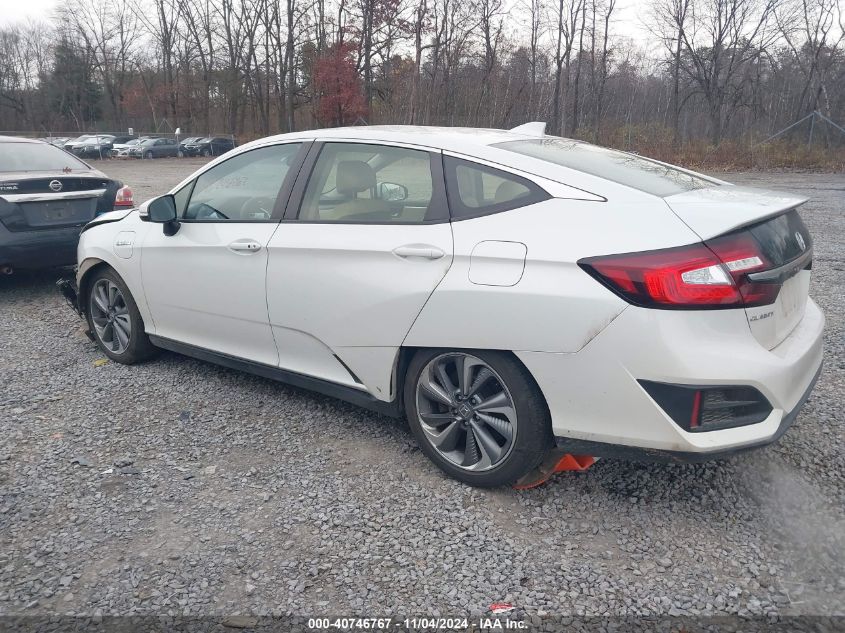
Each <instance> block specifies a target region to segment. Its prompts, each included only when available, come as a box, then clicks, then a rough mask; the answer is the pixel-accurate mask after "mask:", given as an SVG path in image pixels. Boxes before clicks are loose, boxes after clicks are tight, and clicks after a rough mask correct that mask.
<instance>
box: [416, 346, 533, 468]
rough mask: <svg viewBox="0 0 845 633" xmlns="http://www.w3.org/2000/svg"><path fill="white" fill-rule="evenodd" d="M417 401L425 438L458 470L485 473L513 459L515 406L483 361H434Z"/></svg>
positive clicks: (446, 357) (449, 357)
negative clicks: (511, 455)
mask: <svg viewBox="0 0 845 633" xmlns="http://www.w3.org/2000/svg"><path fill="white" fill-rule="evenodd" d="M416 397H417V415H418V416H419V422H420V426H421V427H422V430H423V433H424V436H425V438H426V439H427V440H428V442H429V443H430V444H431V446H432V447H433V448H434V449H435V450H436V451H437V452H438V453H439V454H440V455H441V456H442V457H443V458H445V459H446V460H448V461H449V462H451V463H452V464H454V465H455V466H457V467H459V468H462V469H464V470H470V471H474V472H480V471H486V470H490V469H492V468H495V467H496V466H497V465H499V464H500V463H501V462H502V461H503V460H505V459H506V458H507V457H508V455H509V454H510V452H511V449H512V448H513V444H514V440H515V439H516V433H517V416H516V406H515V405H514V402H513V397H512V396H511V394H510V392H509V391H508V388H507V386H506V385H505V383H504V382H503V381H502V379H501V377H500V376H499V375H498V374H497V373H496V372H495V370H493V368H492V367H490V366H489V365H488V364H487V363H485V362H484V361H483V360H481V359H480V358H477V357H475V356H472V355H470V354H463V353H449V354H442V355H440V356H437V357H436V358H434V359H432V360H431V361H430V362H429V363H428V364H427V365H426V366H425V367H424V368H423V370H422V372H421V374H420V377H419V379H418V380H417V388H416Z"/></svg>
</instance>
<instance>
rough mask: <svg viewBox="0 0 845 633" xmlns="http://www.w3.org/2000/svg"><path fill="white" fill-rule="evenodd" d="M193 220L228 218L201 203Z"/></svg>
mask: <svg viewBox="0 0 845 633" xmlns="http://www.w3.org/2000/svg"><path fill="white" fill-rule="evenodd" d="M194 218H195V219H197V220H228V219H229V216H228V215H226V214H225V213H223V212H221V211H218V210H217V209H215V208H214V207H212V206H211V205H208V204H206V203H204V202H203V203H202V204H201V205H200V206H199V208H198V209H197V212H196V215H194Z"/></svg>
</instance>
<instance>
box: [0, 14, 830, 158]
mask: <svg viewBox="0 0 845 633" xmlns="http://www.w3.org/2000/svg"><path fill="white" fill-rule="evenodd" d="M843 1H845V0H645V1H643V2H637V3H636V5H635V6H636V11H635V13H636V16H637V19H638V20H640V21H641V22H642V24H644V25H645V29H646V30H647V32H648V33H649V41H648V42H646V41H645V39H639V38H632V37H630V36H629V35H625V32H628V33H630V29H622V28H620V21H619V20H620V18H619V6H618V2H619V0H507V1H506V0H68V1H67V2H65V3H62V4H61V6H60V8H59V9H57V10H56V11H55V12H54V13H52V14H50V15H45V16H43V18H42V19H39V20H35V21H32V20H30V21H28V22H25V23H17V24H12V25H6V26H0V130H7V131H29V132H31V133H35V134H38V135H46V134H47V133H53V134H58V133H65V134H67V133H71V132H73V133H81V132H88V131H94V130H98V131H104V132H113V133H114V132H122V131H125V130H126V129H127V128H129V127H133V128H134V129H135V130H136V131H138V130H142V131H155V132H159V133H166V132H171V131H172V130H174V129H175V128H177V127H179V128H181V130H182V133H183V135H184V134H187V133H191V134H198V135H199V134H207V133H215V134H233V135H235V136H236V137H237V138H238V140H239V141H240V142H243V141H246V140H248V139H250V138H254V137H259V136H265V135H268V134H273V133H278V132H287V131H291V130H299V129H306V128H311V127H324V126H337V125H351V124H382V123H401V124H424V125H467V126H477V127H499V128H509V127H513V126H515V125H518V124H521V123H524V122H526V121H538V120H539V121H547V122H548V124H549V125H548V132H550V133H553V134H560V135H563V136H569V137H574V138H581V139H585V140H589V141H593V142H598V143H601V144H603V145H609V146H613V147H619V148H622V149H628V150H632V151H639V152H642V153H644V154H647V155H651V156H655V157H657V158H663V159H666V160H672V161H675V162H680V163H683V164H690V165H699V166H711V167H749V166H758V167H812V168H821V169H835V170H841V169H843V167H844V166H845V130H842V129H840V128H838V127H837V126H836V125H833V124H831V123H829V122H827V121H825V120H823V119H822V118H821V117H820V116H812V117H810V118H809V119H806V120H805V121H804V122H803V123H801V124H800V125H797V126H795V127H794V128H793V129H792V130H790V131H788V132H787V133H785V134H782V135H781V136H779V137H778V138H777V139H775V140H774V141H772V142H767V143H761V141H764V140H765V139H767V138H768V137H769V136H771V135H772V134H775V133H777V132H778V131H780V130H782V129H783V128H786V127H787V126H789V125H791V124H793V123H795V122H796V121H798V120H800V119H801V118H802V117H806V116H807V115H809V114H811V113H813V112H818V113H819V114H821V115H824V117H827V118H828V119H829V120H831V121H833V122H835V123H837V124H838V125H839V126H842V127H843V128H845V50H843V48H845V15H843V6H842V3H843Z"/></svg>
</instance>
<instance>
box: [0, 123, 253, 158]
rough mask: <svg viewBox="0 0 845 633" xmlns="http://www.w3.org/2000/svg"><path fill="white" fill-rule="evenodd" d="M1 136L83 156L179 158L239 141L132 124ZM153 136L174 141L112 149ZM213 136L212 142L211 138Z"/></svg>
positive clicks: (215, 150)
mask: <svg viewBox="0 0 845 633" xmlns="http://www.w3.org/2000/svg"><path fill="white" fill-rule="evenodd" d="M2 136H6V137H18V138H29V139H37V140H41V141H44V142H46V143H50V144H51V145H54V146H56V147H59V148H61V149H64V150H66V151H68V152H71V153H73V154H74V155H76V156H79V157H80V158H85V159H111V158H157V157H159V156H174V157H178V158H186V157H190V156H217V155H219V154H223V153H225V152H226V151H229V149H232V148H234V147H237V145H238V141H237V138H236V137H235V135H234V134H226V133H220V134H215V133H212V134H190V133H181V132H180V133H178V134H177V133H175V132H170V133H163V132H135V131H134V130H133V129H131V128H130V130H129V131H127V132H126V133H117V134H115V133H107V132H98V131H90V132H78V131H72V132H68V131H55V130H40V131H39V130H0V137H2ZM99 139H102V140H103V141H104V142H97V140H99ZM156 139H168V140H170V141H172V142H173V143H172V144H167V146H166V147H164V146H156V145H152V146H151V147H150V148H149V149H148V150H147V152H145V153H141V154H140V155H139V154H137V153H136V154H130V153H127V152H121V151H120V150H121V149H125V148H124V147H121V148H119V149H118V150H115V148H114V145H121V146H125V145H127V144H131V145H137V144H138V143H139V142H141V141H146V140H156ZM86 140H88V141H89V143H87V144H86V143H85V141H86ZM202 140H205V141H209V142H206V143H202V147H201V148H200V149H197V148H196V147H193V146H194V145H197V144H198V143H199V142H200V141H202ZM212 140H213V141H214V142H210V141H212ZM224 141H225V142H224ZM85 145H87V147H85ZM159 147H163V149H164V150H166V151H160V150H159V149H158V148H159ZM150 154H152V155H150Z"/></svg>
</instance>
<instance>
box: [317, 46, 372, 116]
mask: <svg viewBox="0 0 845 633" xmlns="http://www.w3.org/2000/svg"><path fill="white" fill-rule="evenodd" d="M355 50H356V46H355V44H354V43H349V42H348V43H345V44H343V45H340V46H333V47H331V48H330V49H329V50H327V51H326V52H325V53H324V54H323V55H321V56H320V57H318V58H317V59H316V60H315V62H314V75H313V81H314V94H315V96H316V97H317V109H316V112H315V115H316V117H317V121H319V123H320V125H323V126H328V127H334V126H339V125H349V124H351V123H354V122H355V121H357V120H358V118H359V117H360V118H366V117H367V114H368V113H367V105H366V102H365V100H364V95H363V92H362V90H361V78H360V77H359V76H358V72H357V71H356V69H355V61H354V58H353V54H354V51H355Z"/></svg>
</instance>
